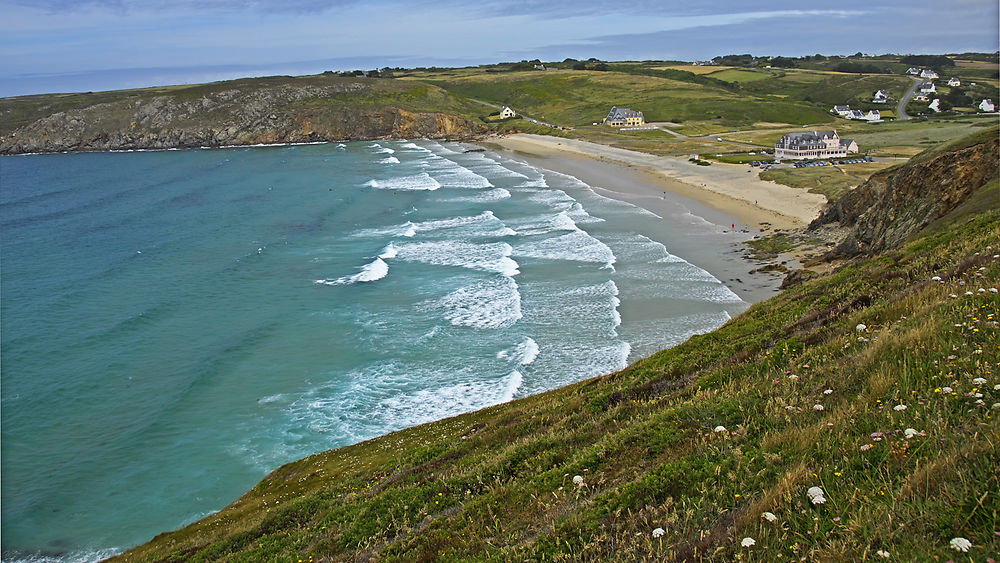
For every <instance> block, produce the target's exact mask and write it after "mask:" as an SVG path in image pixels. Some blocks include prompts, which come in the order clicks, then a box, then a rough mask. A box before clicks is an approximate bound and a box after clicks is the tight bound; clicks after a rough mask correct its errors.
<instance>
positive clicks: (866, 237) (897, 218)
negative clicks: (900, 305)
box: [809, 135, 1000, 258]
mask: <svg viewBox="0 0 1000 563" xmlns="http://www.w3.org/2000/svg"><path fill="white" fill-rule="evenodd" d="M987 137H989V136H987ZM998 145H1000V142H998V140H997V138H996V135H992V138H987V139H986V140H984V141H981V142H978V143H976V144H973V145H971V146H967V147H964V148H961V149H957V150H954V151H948V152H943V153H940V154H937V155H934V156H931V157H930V158H926V159H922V160H921V159H914V161H912V162H910V163H908V164H905V165H903V166H900V167H898V168H893V169H890V170H886V171H884V172H880V173H877V174H875V175H873V176H872V177H871V178H870V179H869V180H868V181H867V182H865V183H864V184H862V185H861V186H858V187H857V188H855V189H854V190H852V191H850V192H848V193H847V194H845V195H843V196H842V197H841V198H840V199H838V200H837V202H836V203H834V204H833V205H831V206H830V207H829V208H828V209H826V210H825V211H824V212H823V213H822V214H821V215H820V216H819V217H818V218H816V220H814V221H813V222H812V223H811V224H810V225H809V230H810V231H816V230H819V229H820V228H821V227H823V226H825V225H829V224H833V223H839V224H840V226H841V227H846V228H847V229H848V231H847V236H846V237H845V238H844V239H843V240H842V241H840V243H839V244H837V246H836V247H835V248H834V250H833V251H832V252H831V253H830V255H829V257H830V258H838V257H853V256H858V255H871V254H876V253H878V252H882V251H884V250H888V249H892V248H897V247H899V246H901V245H902V244H903V243H904V242H906V241H907V240H908V239H909V238H910V237H911V236H912V235H914V234H916V233H917V232H918V231H920V230H921V229H923V228H924V227H926V226H927V225H929V224H930V223H931V222H932V221H934V220H936V219H938V218H941V217H943V216H945V215H947V214H948V213H949V212H951V211H952V210H954V209H955V208H956V207H958V206H959V205H960V204H961V203H962V202H963V201H965V200H966V199H968V198H969V196H970V195H972V193H973V192H975V191H976V190H977V189H978V188H979V187H981V186H983V185H984V184H986V182H988V181H989V180H990V179H992V178H994V177H995V176H996V175H997V168H998V152H1000V151H998V148H1000V147H998Z"/></svg>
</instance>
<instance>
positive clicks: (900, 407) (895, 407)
mask: <svg viewBox="0 0 1000 563" xmlns="http://www.w3.org/2000/svg"><path fill="white" fill-rule="evenodd" d="M892 410H894V411H905V410H906V405H896V406H894V407H892Z"/></svg>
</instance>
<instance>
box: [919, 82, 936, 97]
mask: <svg viewBox="0 0 1000 563" xmlns="http://www.w3.org/2000/svg"><path fill="white" fill-rule="evenodd" d="M920 92H921V93H922V94H930V93H931V92H937V88H936V87H935V86H934V83H933V82H924V83H923V84H921V85H920Z"/></svg>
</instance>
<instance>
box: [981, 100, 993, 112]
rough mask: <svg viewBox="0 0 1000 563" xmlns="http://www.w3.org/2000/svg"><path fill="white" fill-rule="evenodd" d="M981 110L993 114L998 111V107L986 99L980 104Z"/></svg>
mask: <svg viewBox="0 0 1000 563" xmlns="http://www.w3.org/2000/svg"><path fill="white" fill-rule="evenodd" d="M979 109H981V110H983V111H988V112H990V113H992V112H994V111H996V106H994V105H993V100H991V99H989V98H986V99H985V100H983V101H981V102H979Z"/></svg>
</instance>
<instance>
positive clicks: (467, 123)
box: [0, 81, 482, 154]
mask: <svg viewBox="0 0 1000 563" xmlns="http://www.w3.org/2000/svg"><path fill="white" fill-rule="evenodd" d="M381 82H382V83H388V82H389V81H381ZM372 84H373V82H372V81H369V82H368V83H365V82H350V81H348V82H343V81H341V82H336V83H333V84H329V85H324V86H316V85H304V86H297V85H289V84H279V85H270V86H260V85H251V86H246V85H243V86H241V87H235V88H225V89H221V90H220V89H216V90H214V91H209V92H203V93H199V94H200V95H197V96H194V95H192V92H190V91H187V90H181V91H180V92H178V93H176V94H163V95H155V96H134V97H128V98H125V99H120V100H116V101H113V102H107V103H100V104H94V105H90V106H86V107H82V108H78V109H71V110H67V111H60V112H57V113H53V114H51V115H48V116H45V117H41V118H40V119H37V120H36V121H34V122H32V123H29V124H27V125H24V126H22V127H20V128H18V129H16V130H14V131H12V132H10V133H8V134H6V135H4V136H3V137H2V138H0V154H18V153H29V152H63V151H103V150H128V149H167V148H188V147H202V146H208V147H216V146H223V145H252V144H258V143H296V142H316V141H339V140H351V139H357V140H360V139H376V138H386V137H431V138H435V137H437V138H441V137H449V138H452V137H469V136H472V135H475V134H477V133H479V132H480V131H481V129H482V126H481V124H478V123H477V122H475V121H472V120H470V119H468V118H465V117H461V116H458V115H452V114H449V113H446V112H438V111H416V110H411V109H406V108H405V104H401V103H398V101H399V100H400V98H405V96H403V95H400V92H403V94H406V93H408V90H406V89H407V88H412V87H411V86H410V85H402V86H397V85H395V84H393V85H391V86H382V84H377V85H375V86H373V85H372ZM386 88H389V89H388V90H386ZM421 88H423V89H424V90H423V91H426V86H423V85H421ZM412 97H413V96H412V95H411V98H412ZM418 102H422V104H420V105H423V106H428V105H432V104H430V103H428V102H427V100H418Z"/></svg>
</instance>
